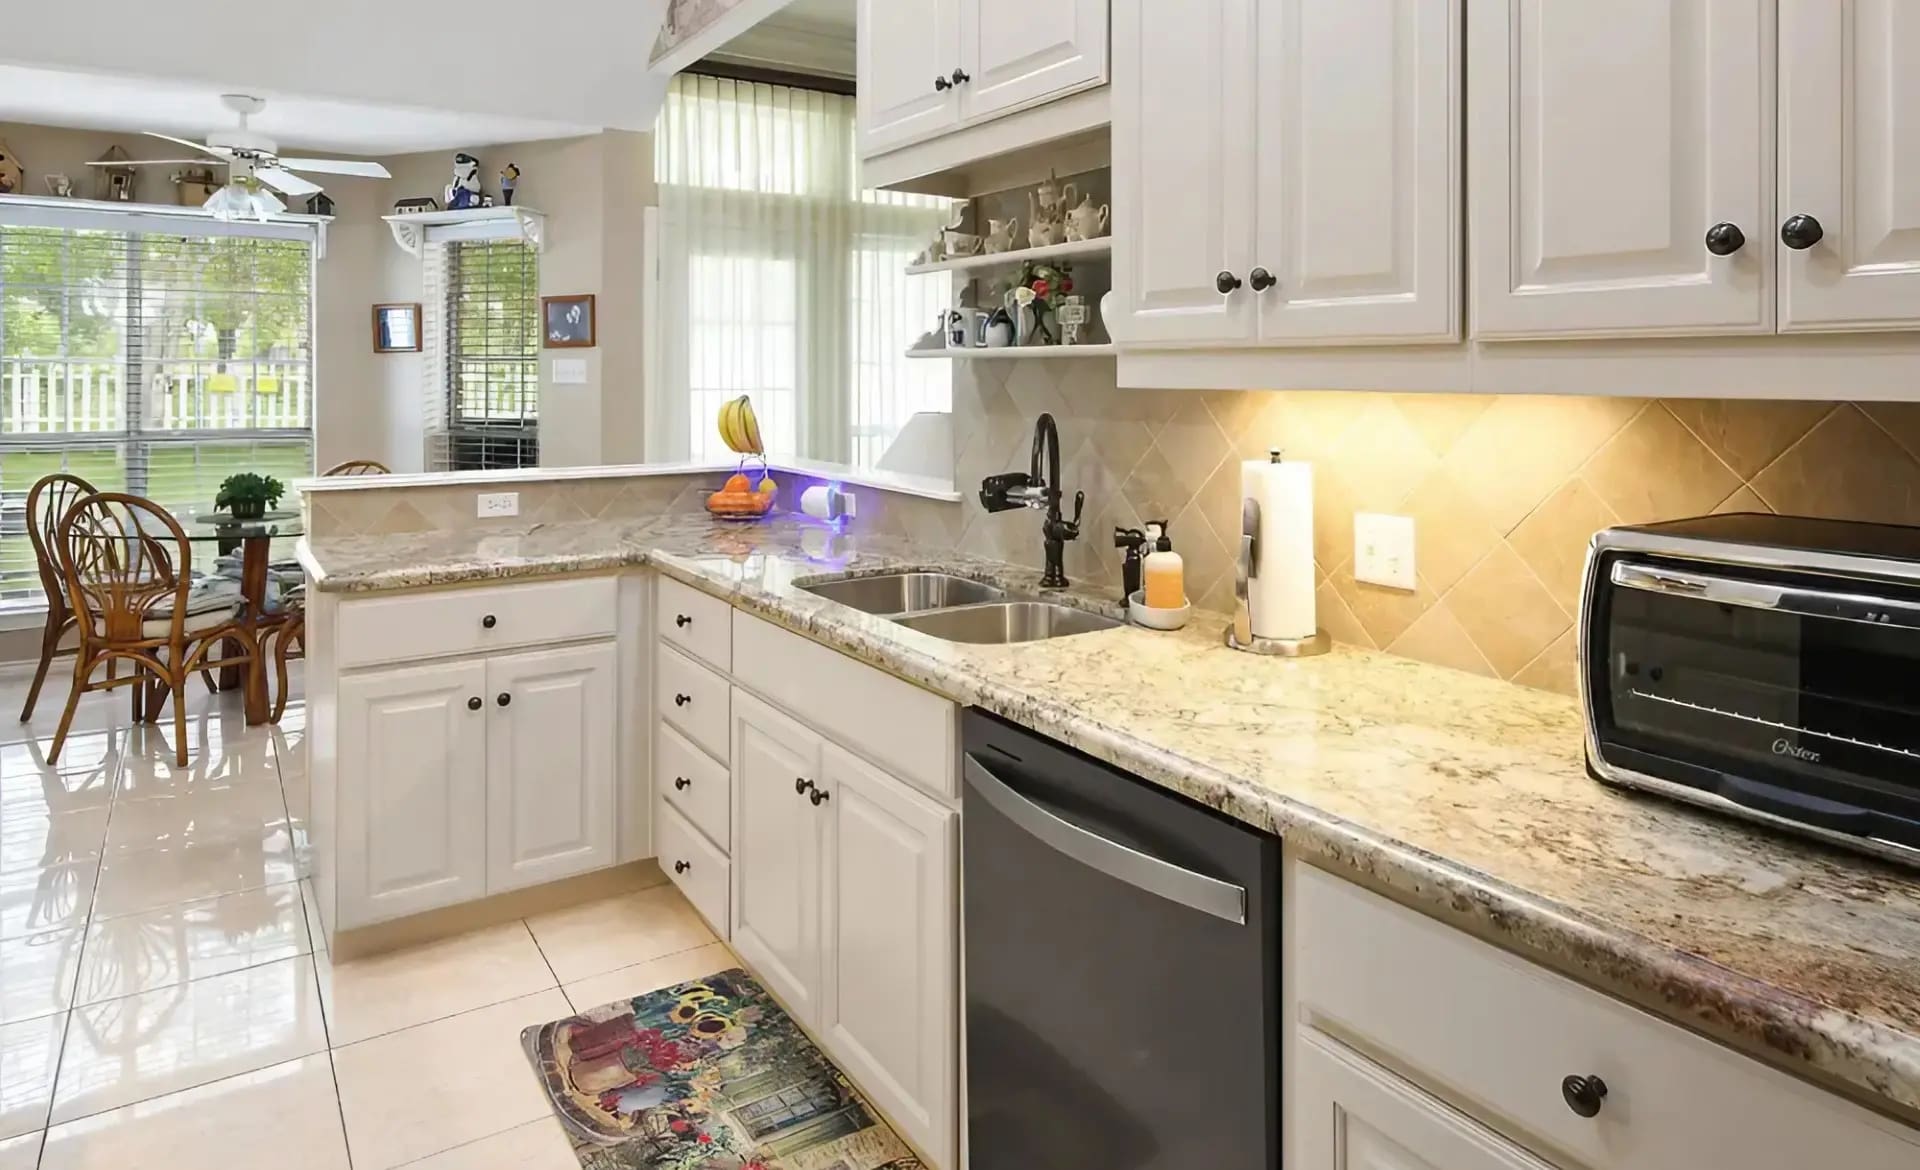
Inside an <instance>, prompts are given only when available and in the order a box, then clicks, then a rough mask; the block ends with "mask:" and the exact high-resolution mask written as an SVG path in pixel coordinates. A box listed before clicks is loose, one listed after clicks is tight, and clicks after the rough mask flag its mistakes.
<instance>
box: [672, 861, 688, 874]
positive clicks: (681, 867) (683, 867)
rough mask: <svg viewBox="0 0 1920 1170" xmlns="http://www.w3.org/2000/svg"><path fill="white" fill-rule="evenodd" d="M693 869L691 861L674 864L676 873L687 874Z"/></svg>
mask: <svg viewBox="0 0 1920 1170" xmlns="http://www.w3.org/2000/svg"><path fill="white" fill-rule="evenodd" d="M692 868H693V863H692V862H691V861H676V862H674V863H673V872H675V873H685V872H687V871H688V870H690V869H692Z"/></svg>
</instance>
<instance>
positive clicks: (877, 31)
mask: <svg viewBox="0 0 1920 1170" xmlns="http://www.w3.org/2000/svg"><path fill="white" fill-rule="evenodd" d="M963 2H964V0H860V10H859V14H858V20H859V52H858V60H857V63H856V65H855V68H856V69H857V70H858V71H859V84H858V85H857V86H856V89H855V98H854V101H855V104H856V105H857V107H858V109H859V115H860V153H861V154H863V155H866V154H873V153H876V152H878V151H881V150H886V149H888V148H889V147H894V146H899V145H901V144H903V143H907V142H912V141H914V140H916V139H920V138H925V137H928V136H929V135H933V134H937V133H940V132H941V131H944V130H947V129H950V128H952V127H954V126H956V125H958V124H959V122H960V92H961V90H960V87H959V86H958V85H955V84H954V82H953V77H952V74H953V72H954V70H956V69H958V68H959V67H960V9H961V5H962V4H963Z"/></svg>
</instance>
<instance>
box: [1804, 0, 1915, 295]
mask: <svg viewBox="0 0 1920 1170" xmlns="http://www.w3.org/2000/svg"><path fill="white" fill-rule="evenodd" d="M1780 118H1781V125H1780V197H1779V214H1778V216H1777V217H1776V218H1777V219H1778V220H1779V223H1778V225H1777V227H1776V229H1775V231H1774V232H1770V233H1769V239H1768V240H1767V241H1766V242H1767V243H1768V244H1773V245H1775V246H1777V247H1778V249H1779V264H1780V272H1781V277H1780V329H1781V331H1782V332H1789V331H1798V330H1838V329H1911V328H1913V327H1914V325H1915V323H1916V322H1920V4H1915V3H1913V2H1912V0H1781V5H1780ZM1816 225H1817V227H1816ZM1776 240H1777V241H1778V242H1777V244H1775V241H1776Z"/></svg>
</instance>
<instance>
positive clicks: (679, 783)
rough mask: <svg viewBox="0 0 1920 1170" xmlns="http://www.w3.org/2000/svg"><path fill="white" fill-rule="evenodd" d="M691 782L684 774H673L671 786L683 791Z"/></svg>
mask: <svg viewBox="0 0 1920 1170" xmlns="http://www.w3.org/2000/svg"><path fill="white" fill-rule="evenodd" d="M692 784H693V781H691V780H689V779H687V778H686V777H685V776H675V777H674V778H673V786H674V787H675V788H678V789H679V790H680V791H682V792H685V791H686V790H687V789H688V787H690V786H691V785H692Z"/></svg>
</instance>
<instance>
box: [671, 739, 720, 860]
mask: <svg viewBox="0 0 1920 1170" xmlns="http://www.w3.org/2000/svg"><path fill="white" fill-rule="evenodd" d="M653 774H654V777H655V780H654V783H655V784H657V785H659V786H660V795H661V796H663V797H665V798H666V801H667V803H668V804H670V805H672V806H673V807H674V808H676V809H678V810H679V811H680V813H681V814H682V815H684V816H685V817H686V818H687V819H688V820H689V821H692V822H693V826H694V827H695V828H696V829H699V830H700V831H701V832H702V833H705V834H706V835H707V840H709V841H712V842H714V844H715V846H716V847H717V848H718V849H719V850H720V851H721V852H722V853H725V852H726V850H727V840H728V834H729V833H731V832H732V827H731V819H730V817H729V815H728V810H729V808H730V807H731V806H732V803H733V800H732V794H731V789H732V787H733V783H732V780H731V778H730V777H729V776H728V775H727V766H726V765H725V764H722V763H720V762H719V761H717V760H715V759H714V758H713V757H712V756H709V755H708V754H707V753H705V752H703V751H701V750H700V749H699V748H697V747H694V746H693V744H692V743H690V742H688V740H687V738H686V737H685V736H683V735H681V734H680V733H679V732H677V731H675V730H674V729H673V728H671V727H662V728H661V729H660V736H659V738H658V739H656V740H655V741H654V765H653Z"/></svg>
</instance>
